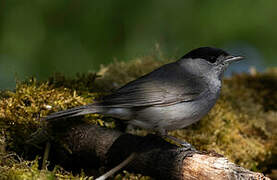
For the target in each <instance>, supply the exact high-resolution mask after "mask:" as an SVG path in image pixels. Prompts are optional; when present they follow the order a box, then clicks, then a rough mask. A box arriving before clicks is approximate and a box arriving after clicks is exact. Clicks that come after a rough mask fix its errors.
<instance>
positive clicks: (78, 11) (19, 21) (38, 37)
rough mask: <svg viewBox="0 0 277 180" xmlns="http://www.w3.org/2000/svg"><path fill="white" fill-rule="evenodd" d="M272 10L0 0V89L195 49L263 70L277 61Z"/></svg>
mask: <svg viewBox="0 0 277 180" xmlns="http://www.w3.org/2000/svg"><path fill="white" fill-rule="evenodd" d="M276 7H277V1H273V0H267V1H261V0H244V1H241V0H234V1H220V0H210V1H204V0H186V1H180V0H179V1H168V0H141V1H130V0H116V1H115V0H101V1H93V0H36V1H26V0H25V1H21V0H0V88H1V89H6V88H14V87H15V79H25V78H26V77H29V76H35V77H37V78H38V79H46V78H47V77H48V76H50V75H51V74H53V73H54V72H61V73H64V74H66V75H74V74H76V73H77V72H87V71H97V69H99V66H100V64H107V63H109V62H111V61H113V59H118V60H131V59H134V58H136V57H141V56H145V55H152V54H155V55H157V54H159V56H162V57H163V58H175V59H176V58H178V57H180V56H182V55H184V54H185V53H186V52H187V51H189V50H191V49H193V48H197V47H200V46H216V47H220V48H224V49H226V50H229V51H230V52H233V53H235V54H240V55H245V56H246V57H247V61H245V62H244V64H240V65H237V66H236V68H235V69H241V70H242V71H245V70H247V69H248V68H249V66H256V67H257V68H258V69H259V70H263V69H264V68H266V67H269V66H276V60H275V59H276V57H277V52H276V45H277V36H276V30H277V20H276V19H277V11H276ZM156 49H159V50H158V51H157V50H156Z"/></svg>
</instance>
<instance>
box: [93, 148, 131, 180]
mask: <svg viewBox="0 0 277 180" xmlns="http://www.w3.org/2000/svg"><path fill="white" fill-rule="evenodd" d="M135 155H136V153H135V152H133V153H132V154H130V156H128V158H126V159H125V160H124V161H123V162H121V163H120V164H119V165H117V166H116V167H114V168H113V169H111V170H109V171H108V172H106V173H105V174H103V175H102V176H100V177H98V178H96V179H95V180H105V179H107V178H108V177H110V176H112V175H113V174H114V173H116V172H117V171H119V170H120V169H122V168H123V167H125V166H126V165H127V164H129V162H131V161H132V160H133V159H134V157H135Z"/></svg>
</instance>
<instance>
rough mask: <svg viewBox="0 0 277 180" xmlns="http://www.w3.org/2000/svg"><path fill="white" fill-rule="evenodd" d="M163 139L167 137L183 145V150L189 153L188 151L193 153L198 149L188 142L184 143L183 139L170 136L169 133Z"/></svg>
mask: <svg viewBox="0 0 277 180" xmlns="http://www.w3.org/2000/svg"><path fill="white" fill-rule="evenodd" d="M162 136H163V137H166V138H168V139H170V140H172V141H174V142H176V143H177V144H179V145H181V146H182V148H183V150H185V151H188V150H192V151H195V150H196V149H195V148H194V147H193V146H192V145H191V144H190V143H188V142H186V141H183V140H181V139H178V138H176V137H174V136H171V135H168V134H167V133H166V134H162Z"/></svg>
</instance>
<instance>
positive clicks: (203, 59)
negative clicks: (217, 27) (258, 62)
mask: <svg viewBox="0 0 277 180" xmlns="http://www.w3.org/2000/svg"><path fill="white" fill-rule="evenodd" d="M241 59H243V57H242V56H233V55H230V54H229V53H227V52H225V51H224V50H222V49H218V48H212V47H200V48H197V49H194V50H192V51H190V52H188V53H187V54H186V55H184V56H183V57H182V58H181V59H180V61H184V62H185V61H188V63H189V64H190V66H191V67H190V68H193V67H194V68H195V70H196V71H201V72H199V73H200V74H202V73H207V72H208V73H215V74H216V75H218V76H219V78H222V76H223V73H224V71H225V69H226V68H227V67H228V66H229V65H230V64H231V63H232V62H236V61H240V60H241ZM202 71H203V72H202Z"/></svg>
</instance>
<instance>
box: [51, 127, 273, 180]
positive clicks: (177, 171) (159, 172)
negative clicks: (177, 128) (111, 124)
mask: <svg viewBox="0 0 277 180" xmlns="http://www.w3.org/2000/svg"><path fill="white" fill-rule="evenodd" d="M59 136H60V137H59V139H60V140H62V142H63V148H61V147H58V146H55V145H54V147H53V146H52V147H53V148H52V149H51V151H52V156H50V157H49V158H50V162H51V163H53V161H52V160H55V161H56V162H55V163H57V164H62V165H63V167H68V168H75V169H81V168H82V169H85V170H88V169H95V168H97V167H98V168H99V166H104V167H106V168H107V169H105V171H106V170H109V168H113V167H115V166H116V165H118V164H119V163H121V162H122V161H124V159H126V158H127V157H128V156H129V155H130V154H131V153H133V152H135V153H136V155H135V157H134V159H133V160H132V161H131V162H130V163H129V164H128V165H127V166H126V167H125V168H124V169H126V170H127V171H129V172H134V173H140V174H143V175H149V176H151V177H154V178H156V179H174V180H186V179H197V180H199V179H200V180H201V179H205V180H209V179H223V180H225V179H226V180H227V179H228V180H230V179H257V180H258V179H269V178H267V177H265V176H264V175H263V174H261V173H257V172H252V171H249V170H246V169H244V168H242V167H239V166H237V165H235V164H233V163H231V162H229V161H228V160H227V159H226V158H224V157H223V156H221V155H219V154H217V153H207V152H199V151H196V150H185V149H183V148H180V147H178V146H176V145H173V144H170V143H168V142H167V141H165V140H164V139H162V138H160V137H159V136H156V135H152V134H150V135H147V136H145V137H141V136H136V135H131V134H126V133H122V132H120V131H117V130H113V129H107V128H102V127H99V126H96V125H88V124H81V125H77V126H74V127H71V128H67V130H65V131H64V132H62V133H60V134H59ZM53 144H55V143H53ZM56 144H57V143H56ZM53 149H54V150H53ZM65 149H67V150H65ZM50 154H51V153H50ZM51 159H52V160H51ZM94 173H95V172H94Z"/></svg>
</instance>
